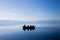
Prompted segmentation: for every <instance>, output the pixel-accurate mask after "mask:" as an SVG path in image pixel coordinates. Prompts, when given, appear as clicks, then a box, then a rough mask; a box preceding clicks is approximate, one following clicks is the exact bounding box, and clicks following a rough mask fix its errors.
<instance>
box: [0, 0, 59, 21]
mask: <svg viewBox="0 0 60 40" xmlns="http://www.w3.org/2000/svg"><path fill="white" fill-rule="evenodd" d="M0 20H18V21H38V20H60V0H0Z"/></svg>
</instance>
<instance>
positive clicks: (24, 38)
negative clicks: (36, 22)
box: [0, 25, 60, 40]
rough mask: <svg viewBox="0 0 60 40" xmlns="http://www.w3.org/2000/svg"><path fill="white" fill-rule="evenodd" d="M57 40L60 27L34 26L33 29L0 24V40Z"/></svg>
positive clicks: (59, 36) (59, 34) (59, 35)
mask: <svg viewBox="0 0 60 40" xmlns="http://www.w3.org/2000/svg"><path fill="white" fill-rule="evenodd" d="M56 39H57V40H58V39H60V27H58V26H56V27H50V26H49V27H41V26H40V27H36V28H35V30H31V31H30V30H29V31H28V30H26V31H24V30H23V29H22V25H17V26H1V27H0V40H56Z"/></svg>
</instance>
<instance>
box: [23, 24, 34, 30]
mask: <svg viewBox="0 0 60 40" xmlns="http://www.w3.org/2000/svg"><path fill="white" fill-rule="evenodd" d="M23 30H24V31H26V30H28V31H29V30H30V31H31V30H35V26H34V25H30V26H29V25H27V26H26V25H24V26H23Z"/></svg>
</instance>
